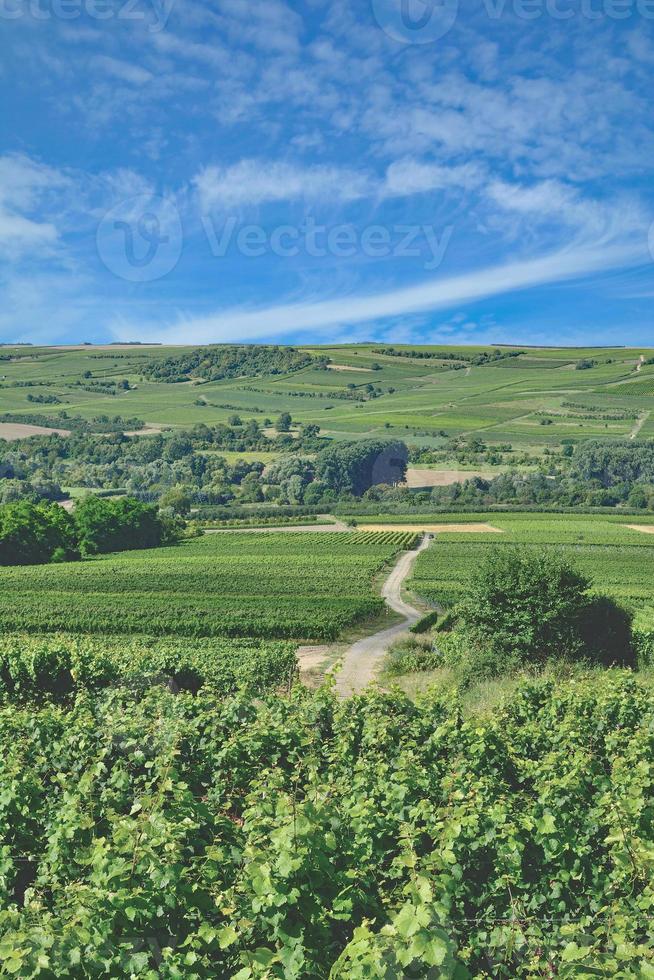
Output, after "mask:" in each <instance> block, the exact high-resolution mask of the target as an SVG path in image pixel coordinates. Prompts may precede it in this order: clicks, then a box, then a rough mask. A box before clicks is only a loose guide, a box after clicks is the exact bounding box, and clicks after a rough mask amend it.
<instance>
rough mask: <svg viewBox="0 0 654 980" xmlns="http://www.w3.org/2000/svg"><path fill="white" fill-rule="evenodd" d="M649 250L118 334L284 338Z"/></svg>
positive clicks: (623, 260)
mask: <svg viewBox="0 0 654 980" xmlns="http://www.w3.org/2000/svg"><path fill="white" fill-rule="evenodd" d="M643 253H644V249H643V247H642V246H641V247H640V248H639V247H637V246H635V245H633V246H621V247H618V246H615V247H613V248H607V249H597V250H592V249H589V250H581V249H580V250H576V251H573V250H563V251H560V252H557V253H554V254H552V255H548V256H544V257H542V258H538V259H532V260H529V261H525V262H509V263H506V264H504V265H499V266H494V267H491V268H486V269H480V270H477V271H474V272H467V273H465V274H463V275H458V276H451V277H449V278H442V279H434V280H430V281H428V282H425V283H423V284H421V285H416V286H411V287H408V288H405V289H394V290H390V291H388V292H380V293H376V294H372V295H365V296H344V297H342V298H339V299H330V300H324V301H321V300H316V301H314V302H304V303H293V304H287V305H278V306H269V307H267V308H262V309H258V310H257V309H243V308H242V307H240V308H232V309H225V310H220V311H218V312H216V313H215V314H211V315H208V316H201V317H183V316H181V317H179V319H178V321H177V322H176V323H168V324H165V325H164V324H158V325H157V326H154V327H153V326H152V325H151V324H143V323H132V322H124V323H116V324H114V326H113V332H114V336H115V337H116V339H118V340H124V339H127V338H128V337H130V336H131V337H133V336H140V337H143V339H147V340H157V341H161V342H163V343H181V342H191V343H198V344H202V343H217V342H221V341H227V340H236V339H239V338H240V339H241V340H256V339H261V338H270V337H273V336H274V337H283V336H284V335H289V334H292V333H294V332H297V331H307V330H316V331H324V330H332V329H333V328H335V327H342V326H344V325H346V324H359V323H362V322H372V321H382V320H384V319H386V318H389V317H397V316H400V315H410V314H416V313H421V312H425V311H434V310H441V309H448V308H452V307H453V306H455V305H457V304H460V303H464V302H470V301H477V300H480V299H483V298H485V297H490V296H496V295H498V294H502V293H508V292H513V291H516V290H525V289H530V288H533V287H535V286H541V285H543V284H548V283H550V284H551V283H559V282H564V281H566V280H573V279H579V278H582V277H584V276H589V275H592V274H595V273H598V272H601V271H605V270H607V269H618V268H622V267H624V266H627V265H630V264H633V263H634V262H636V261H641V262H642V261H645V255H644V254H643Z"/></svg>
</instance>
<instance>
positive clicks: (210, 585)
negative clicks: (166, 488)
mask: <svg viewBox="0 0 654 980" xmlns="http://www.w3.org/2000/svg"><path fill="white" fill-rule="evenodd" d="M414 539H415V535H414V534H412V533H406V532H404V533H402V532H390V533H386V534H370V533H369V534H365V533H360V534H343V533H333V534H332V533H322V534H315V533H311V532H307V533H303V534H301V535H290V534H288V535H285V534H283V533H280V534H274V533H273V534H251V533H245V534H239V533H233V534H232V533H230V534H215V535H206V536H204V537H202V538H198V539H196V540H193V541H189V542H184V543H182V544H180V545H177V546H175V547H170V548H159V549H156V550H152V551H132V552H125V553H123V554H121V555H109V556H103V557H99V558H96V559H91V560H86V561H83V562H76V563H67V564H62V565H55V566H52V565H50V566H48V565H40V566H39V565H35V566H21V567H11V568H3V569H0V596H1V604H0V627H1V628H2V629H3V630H4V631H7V632H10V631H23V632H27V633H49V632H53V631H63V632H67V633H79V634H127V635H130V634H147V635H151V636H187V637H205V636H207V637H232V636H233V637H260V638H264V639H268V638H271V639H272V638H288V639H334V638H335V637H336V636H337V635H338V634H339V633H340V632H341V631H342V630H343V629H344V628H345V627H346V626H349V625H351V624H352V623H355V622H357V621H359V620H362V619H366V618H368V617H371V616H375V615H377V614H379V613H380V612H382V611H383V608H384V607H383V603H382V600H381V599H380V598H379V597H378V596H377V595H375V593H374V590H373V579H374V577H375V575H376V574H377V572H379V570H380V569H381V568H382V567H383V566H384V565H385V564H386V563H387V562H388V561H390V560H391V559H392V558H393V556H394V555H395V554H396V553H397V552H398V551H400V550H402V549H403V548H406V547H409V546H410V545H411V543H412V542H413V540H414Z"/></svg>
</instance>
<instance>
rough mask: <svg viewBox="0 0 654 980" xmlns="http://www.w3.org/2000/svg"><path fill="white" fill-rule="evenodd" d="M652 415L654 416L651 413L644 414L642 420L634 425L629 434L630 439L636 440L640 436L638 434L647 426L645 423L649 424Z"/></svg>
mask: <svg viewBox="0 0 654 980" xmlns="http://www.w3.org/2000/svg"><path fill="white" fill-rule="evenodd" d="M651 414H652V413H651V412H643V414H642V415H641V416H640V418H639V419H638V421H637V422H636V424H635V425H634V427H633V429H632V430H631V432H630V433H629V438H630V439H635V438H636V436H637V435H638V433H639V432H640V430H641V429H642V427H643V426H644V425H645V422H647V420H648V418H649V417H650V415H651Z"/></svg>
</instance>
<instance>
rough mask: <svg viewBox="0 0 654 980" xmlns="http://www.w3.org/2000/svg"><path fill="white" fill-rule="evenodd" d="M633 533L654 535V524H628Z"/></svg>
mask: <svg viewBox="0 0 654 980" xmlns="http://www.w3.org/2000/svg"><path fill="white" fill-rule="evenodd" d="M627 527H630V528H631V530H632V531H641V532H642V533H643V534H654V524H627Z"/></svg>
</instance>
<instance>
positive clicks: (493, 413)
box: [0, 344, 654, 450]
mask: <svg viewBox="0 0 654 980" xmlns="http://www.w3.org/2000/svg"><path fill="white" fill-rule="evenodd" d="M392 349H393V350H394V351H395V353H394V354H388V353H383V352H382V351H383V350H387V348H378V347H376V346H374V345H367V344H363V345H343V346H338V347H313V348H304V350H306V351H308V352H309V353H311V354H314V355H316V356H325V355H326V356H328V357H330V358H331V365H330V367H329V368H328V369H327V370H318V369H316V368H314V367H312V366H308V367H306V368H303V369H302V370H299V371H296V372H294V373H292V374H280V375H270V376H263V377H254V378H253V377H249V378H237V379H230V380H224V381H213V382H209V383H202V384H196V383H195V382H193V381H190V382H182V383H177V384H165V383H162V382H157V381H150V380H145V379H144V375H143V371H144V366H145V365H146V364H148V363H149V362H151V361H152V360H153V359H157V360H159V359H163V358H165V357H168V356H169V355H170V354H171V349H170V348H165V347H140V346H134V347H127V348H125V347H109V348H99V347H91V346H87V347H84V348H81V349H71V348H68V349H65V348H37V347H34V348H25V347H19V348H11V347H3V348H1V349H0V356H2V358H3V359H2V360H1V361H0V414H3V413H29V414H33V415H35V416H46V415H47V416H52V415H56V414H57V413H58V412H60V411H62V410H63V411H66V412H67V413H68V414H69V415H80V416H82V417H85V418H88V417H92V416H95V415H100V414H106V415H110V416H113V415H118V414H120V415H122V416H124V417H127V416H132V417H134V416H136V417H138V418H141V419H143V420H144V421H146V422H148V423H151V424H159V425H164V426H172V427H180V426H188V425H192V424H194V423H197V422H206V423H209V424H211V423H216V422H225V421H226V420H227V419H228V418H229V416H230V415H232V414H233V413H234V412H235V411H237V412H238V413H239V414H240V415H241V417H242V418H243V419H244V420H248V419H250V418H256V419H257V420H258V421H259V422H261V421H262V420H263V419H264V418H265V417H266V416H267V417H270V418H274V417H275V416H276V415H278V414H279V413H280V412H282V411H288V412H290V413H291V415H292V416H293V418H294V419H295V420H296V421H297V422H301V423H316V424H318V425H320V426H321V428H322V429H323V431H324V433H326V434H327V435H331V436H332V437H334V438H336V439H351V438H361V437H365V436H369V435H373V434H379V433H384V434H392V435H395V436H400V437H402V438H405V439H410V440H411V441H412V442H416V443H420V444H422V445H425V446H438V445H439V444H440V443H441V442H442V440H443V437H442V435H441V433H442V432H445V433H446V434H447V436H455V435H459V434H464V435H473V434H477V435H480V436H482V437H483V438H484V439H485V440H486V441H488V442H491V443H501V442H511V443H512V444H513V445H514V446H515V447H516V448H518V449H521V450H530V449H534V448H536V449H538V448H542V447H544V446H553V445H557V444H559V443H560V441H561V439H565V438H573V439H587V438H591V437H597V436H601V437H604V438H606V437H609V438H626V437H629V435H630V434H631V433H632V431H633V430H634V427H635V426H636V423H637V422H638V421H639V419H641V418H643V417H645V422H644V425H643V427H642V429H641V430H640V432H639V433H638V436H637V437H638V438H647V437H651V435H652V433H653V432H654V429H653V428H652V427H653V426H654V421H652V420H651V419H650V417H649V415H648V412H650V411H651V409H652V407H653V406H654V369H652V367H651V366H649V365H644V366H642V367H641V369H640V370H637V368H638V366H639V361H640V357H641V355H644V356H645V357H648V356H650V355H651V353H652V351H648V350H646V349H640V348H639V349H626V348H615V349H597V350H595V349H592V348H588V349H583V348H578V349H556V348H533V349H531V348H529V349H525V350H524V352H523V353H520V354H519V356H516V357H507V358H505V359H502V360H495V361H491V362H489V363H486V364H481V365H475V364H473V363H471V361H470V359H471V358H474V357H475V356H477V355H479V354H482V353H484V351H486V352H488V351H492V350H493V348H477V347H449V348H444V347H441V348H429V347H415V348H408V347H403V346H402V345H398V346H396V347H394V348H392ZM497 349H499V350H501V351H502V352H503V353H505V354H506V353H507V351H508V350H509V349H508V348H497ZM184 350H185V348H175V350H174V353H175V354H179V353H181V352H183V351H184ZM402 351H405V352H406V351H409V352H410V353H411V355H412V356H408V357H407V356H400V353H399V352H402ZM441 351H442V352H443V353H446V354H448V355H449V356H450V357H454V358H456V357H460V358H462V359H465V360H461V361H460V362H457V361H456V360H446V359H440V358H438V357H430V358H428V359H423V358H420V357H417V356H415V355H417V354H420V353H423V354H425V353H426V354H430V353H431V354H434V353H436V354H438V353H439V352H441ZM582 359H587V360H588V359H589V360H592V361H593V362H595V363H594V366H593V367H591V368H590V369H587V370H578V369H576V365H577V363H578V362H579V361H580V360H582ZM457 363H459V364H460V366H461V368H462V369H461V370H453V369H452V368H453V365H456V364H457ZM88 371H90V372H91V375H92V378H90V379H86V381H85V380H84V378H83V375H84V373H85V372H88ZM122 379H126V380H128V381H129V382H130V385H131V390H129V391H121V392H119V393H118V394H116V395H109V394H106V393H102V392H101V391H94V390H86V389H85V388H83V387H80V386H79V384H78V382H80V381H82V383H83V384H88V383H89V382H91V387H93V384H102V383H107V382H110V381H120V380H122ZM370 384H371V385H373V386H374V387H375V388H376V389H378V391H379V392H380V393H379V394H378V397H374V398H368V399H367V400H365V401H358V400H353V399H352V398H351V397H348V396H351V395H352V394H353V393H354V394H356V393H357V392H359V393H361V392H362V391H363V389H365V386H366V385H370ZM28 385H29V386H28ZM30 395H31V396H32V397H35V396H37V397H38V396H54V397H56V398H57V399H58V400H59V401H58V403H57V404H44V403H41V402H34V401H30V400H29V398H28V396H30ZM199 400H201V401H203V402H204V404H197V402H198V401H199Z"/></svg>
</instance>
